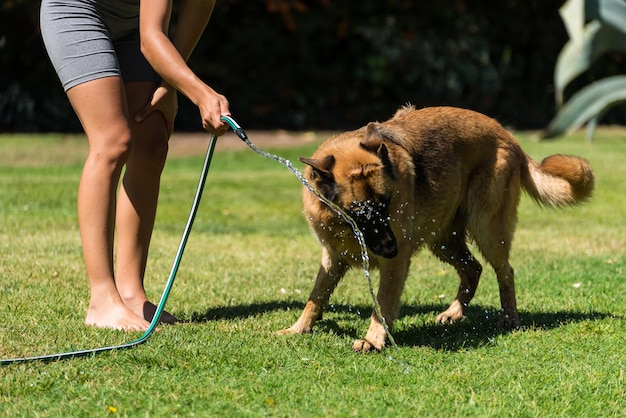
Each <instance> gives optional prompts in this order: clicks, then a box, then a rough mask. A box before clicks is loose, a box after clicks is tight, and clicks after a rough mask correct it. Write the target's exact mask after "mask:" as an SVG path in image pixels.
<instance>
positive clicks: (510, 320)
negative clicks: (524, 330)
mask: <svg viewBox="0 0 626 418" xmlns="http://www.w3.org/2000/svg"><path fill="white" fill-rule="evenodd" d="M519 327H520V324H519V316H518V315H517V312H513V313H506V312H502V314H500V319H499V320H498V328H500V329H510V330H512V329H518V328H519Z"/></svg>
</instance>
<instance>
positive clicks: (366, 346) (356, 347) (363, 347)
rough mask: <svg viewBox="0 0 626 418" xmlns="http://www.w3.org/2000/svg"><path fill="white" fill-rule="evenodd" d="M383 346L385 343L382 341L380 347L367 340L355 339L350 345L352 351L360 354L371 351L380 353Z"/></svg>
mask: <svg viewBox="0 0 626 418" xmlns="http://www.w3.org/2000/svg"><path fill="white" fill-rule="evenodd" d="M383 348H385V343H382V344H381V345H380V347H376V346H375V345H374V344H372V343H371V342H369V341H367V340H355V341H354V344H353V345H352V351H354V352H355V353H361V354H366V353H371V352H373V351H375V352H377V353H380V352H381V351H383Z"/></svg>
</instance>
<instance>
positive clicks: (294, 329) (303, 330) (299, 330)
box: [276, 323, 313, 335]
mask: <svg viewBox="0 0 626 418" xmlns="http://www.w3.org/2000/svg"><path fill="white" fill-rule="evenodd" d="M311 332H313V327H302V326H299V325H298V324H297V323H296V324H294V325H292V326H290V327H289V328H285V329H281V330H280V331H276V333H277V334H278V335H288V334H310V333H311Z"/></svg>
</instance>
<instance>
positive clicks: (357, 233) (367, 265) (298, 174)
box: [240, 136, 398, 350]
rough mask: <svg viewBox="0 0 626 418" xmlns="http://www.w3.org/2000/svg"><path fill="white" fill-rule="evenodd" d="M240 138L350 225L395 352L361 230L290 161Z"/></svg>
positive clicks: (377, 310)
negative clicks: (278, 164) (376, 290)
mask: <svg viewBox="0 0 626 418" xmlns="http://www.w3.org/2000/svg"><path fill="white" fill-rule="evenodd" d="M240 138H241V139H242V140H243V141H244V142H245V143H246V145H248V147H250V149H252V150H253V151H254V152H256V153H257V154H259V155H261V156H263V157H266V158H269V159H270V160H274V161H277V162H279V163H280V164H282V165H284V166H285V167H287V168H288V169H289V171H291V172H292V173H293V174H294V175H295V176H296V177H297V178H298V180H300V182H301V183H302V184H303V185H304V186H305V187H306V188H307V189H309V190H310V191H311V193H313V194H314V195H315V196H316V197H317V198H318V199H320V200H321V201H322V202H324V204H326V205H327V206H328V207H329V208H331V209H332V210H333V211H335V212H336V213H337V214H338V215H339V216H340V217H341V218H343V220H345V221H346V222H347V223H348V224H349V225H350V227H351V228H352V231H353V232H354V235H355V236H356V239H357V241H358V243H359V246H360V247H361V260H362V267H363V273H364V274H365V278H366V279H367V283H368V285H369V291H370V296H371V297H372V301H373V303H374V313H376V316H377V317H378V320H379V321H380V322H381V324H382V325H383V328H384V329H385V332H386V333H387V338H388V339H389V342H390V343H391V346H392V347H393V348H394V349H396V350H397V349H398V345H397V344H396V341H395V339H394V338H393V336H392V335H391V332H389V327H388V326H387V322H386V321H385V317H384V316H383V315H382V312H381V309H380V304H379V303H378V298H376V293H375V292H374V285H373V283H372V276H371V275H370V257H369V255H368V254H367V245H366V244H365V237H364V236H363V232H361V230H360V229H359V227H358V226H357V224H356V222H355V221H354V219H352V217H350V215H348V214H347V213H346V212H345V211H344V210H343V209H341V208H340V207H339V206H338V205H337V204H336V203H334V202H332V201H330V200H328V199H327V198H326V197H325V196H323V195H322V194H321V193H320V192H318V191H317V189H315V187H313V185H312V184H311V183H309V181H308V180H307V179H306V178H305V177H304V175H303V174H302V173H301V172H300V170H298V169H297V168H296V167H294V165H293V164H292V163H291V161H289V160H287V159H286V158H283V157H279V156H277V155H274V154H271V153H268V152H265V151H263V150H261V149H259V148H257V147H256V145H254V144H253V143H252V142H250V140H249V139H248V138H247V137H245V138H244V137H242V136H240Z"/></svg>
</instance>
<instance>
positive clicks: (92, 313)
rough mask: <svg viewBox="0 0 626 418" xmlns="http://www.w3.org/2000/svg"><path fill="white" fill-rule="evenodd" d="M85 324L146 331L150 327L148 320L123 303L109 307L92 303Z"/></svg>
mask: <svg viewBox="0 0 626 418" xmlns="http://www.w3.org/2000/svg"><path fill="white" fill-rule="evenodd" d="M85 325H88V326H94V327H98V328H113V329H118V330H124V331H146V330H147V329H148V328H149V327H150V323H149V322H148V321H146V320H145V319H144V318H142V317H139V316H137V315H136V314H135V313H134V312H133V311H131V310H130V309H128V308H127V307H126V306H125V305H123V304H115V305H113V306H108V307H105V306H101V305H94V304H91V305H90V306H89V310H88V311H87V317H86V318H85Z"/></svg>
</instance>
